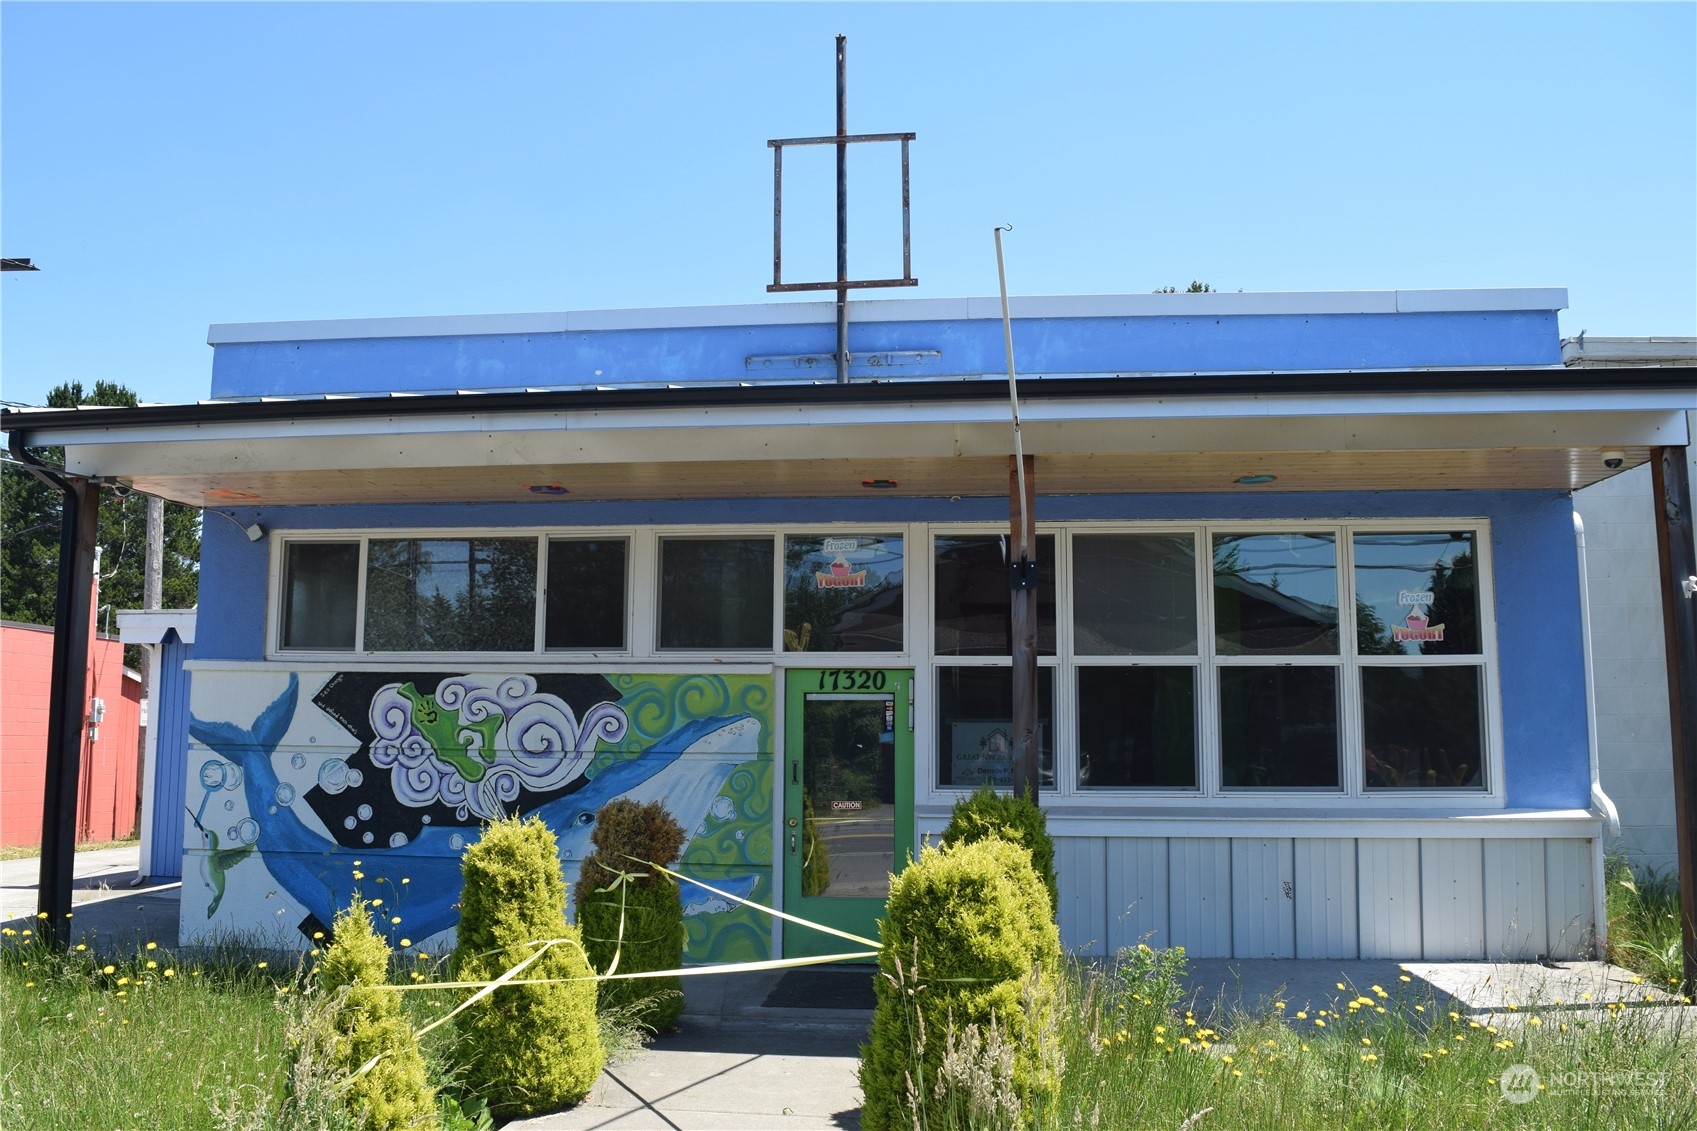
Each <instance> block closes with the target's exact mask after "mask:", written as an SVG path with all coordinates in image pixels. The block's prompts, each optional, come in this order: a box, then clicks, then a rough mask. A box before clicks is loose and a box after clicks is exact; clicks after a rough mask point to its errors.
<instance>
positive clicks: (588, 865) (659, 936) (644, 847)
mask: <svg viewBox="0 0 1697 1131" xmlns="http://www.w3.org/2000/svg"><path fill="white" fill-rule="evenodd" d="M590 840H591V841H592V842H593V843H594V845H595V851H594V852H592V853H590V854H589V855H588V856H587V857H585V858H584V861H583V871H582V872H581V873H579V875H578V888H577V924H578V929H579V930H581V931H582V932H583V946H584V950H585V951H587V952H588V954H589V961H590V964H591V965H593V966H594V967H595V969H597V970H599V971H600V972H601V973H603V974H605V973H607V972H608V970H609V969H610V968H611V967H612V965H613V960H614V956H615V955H617V956H618V971H617V972H618V973H621V974H633V973H639V972H641V971H645V970H676V969H677V968H678V967H679V966H680V965H682V964H683V957H684V909H683V899H682V897H681V896H680V895H679V893H678V883H677V881H676V880H674V879H672V878H671V877H670V876H667V875H663V874H662V873H660V872H656V871H654V870H653V869H651V868H644V867H643V866H642V864H640V863H638V861H648V862H649V863H653V864H661V865H667V866H669V865H671V863H672V862H673V861H675V860H676V859H677V858H678V854H679V853H680V852H682V851H683V843H684V831H683V827H682V826H681V825H679V824H678V823H677V821H676V820H674V819H673V818H672V815H671V813H669V812H667V811H666V807H665V806H664V805H662V804H661V803H660V802H658V801H651V802H649V803H648V804H646V805H641V804H638V803H637V802H635V801H629V800H626V799H624V798H616V799H615V800H612V801H609V802H607V804H605V805H603V806H602V807H601V811H600V812H599V813H597V814H596V815H595V831H594V832H593V833H591V834H590ZM621 932H622V936H623V937H622V938H621ZM600 1002H601V1010H602V1011H603V1012H607V1011H612V1010H616V1011H619V1012H621V1013H623V1014H625V1015H626V1016H627V1017H628V1018H629V1019H630V1020H631V1021H634V1022H635V1023H636V1024H639V1025H642V1026H644V1027H646V1028H648V1029H651V1030H653V1031H655V1032H659V1031H661V1030H663V1029H670V1028H671V1027H672V1026H673V1025H675V1024H676V1023H677V1020H678V1016H679V1015H680V1014H682V1013H683V1007H684V998H683V979H681V978H679V977H678V976H677V975H671V976H669V977H664V978H630V979H626V978H619V979H615V980H613V981H608V982H602V983H601V984H600Z"/></svg>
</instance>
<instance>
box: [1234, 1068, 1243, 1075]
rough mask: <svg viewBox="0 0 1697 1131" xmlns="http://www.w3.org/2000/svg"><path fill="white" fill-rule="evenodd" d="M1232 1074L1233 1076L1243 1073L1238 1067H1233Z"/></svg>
mask: <svg viewBox="0 0 1697 1131" xmlns="http://www.w3.org/2000/svg"><path fill="white" fill-rule="evenodd" d="M1232 1075H1233V1076H1242V1075H1243V1073H1242V1072H1241V1071H1239V1070H1238V1069H1236V1068H1234V1069H1232Z"/></svg>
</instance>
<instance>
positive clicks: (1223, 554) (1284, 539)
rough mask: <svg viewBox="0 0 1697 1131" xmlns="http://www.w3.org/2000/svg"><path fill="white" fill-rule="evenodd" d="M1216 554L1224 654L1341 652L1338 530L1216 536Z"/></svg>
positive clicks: (1217, 632)
mask: <svg viewBox="0 0 1697 1131" xmlns="http://www.w3.org/2000/svg"><path fill="white" fill-rule="evenodd" d="M1213 552H1214V640H1215V647H1216V648H1217V649H1218V651H1219V654H1220V655H1222V656H1274V655H1283V656H1335V655H1337V652H1338V561H1337V539H1336V537H1335V536H1334V535H1333V534H1331V533H1330V532H1325V533H1319V532H1314V531H1302V532H1298V533H1290V534H1277V533H1275V534H1217V535H1215V536H1214V549H1213Z"/></svg>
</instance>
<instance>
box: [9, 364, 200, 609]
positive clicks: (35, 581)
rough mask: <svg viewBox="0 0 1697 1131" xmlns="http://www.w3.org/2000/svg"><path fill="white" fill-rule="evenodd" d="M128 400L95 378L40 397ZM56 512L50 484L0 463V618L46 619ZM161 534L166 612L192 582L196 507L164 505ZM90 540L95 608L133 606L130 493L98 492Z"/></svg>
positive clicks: (134, 532) (143, 543)
mask: <svg viewBox="0 0 1697 1131" xmlns="http://www.w3.org/2000/svg"><path fill="white" fill-rule="evenodd" d="M135 403H136V395H135V393H133V392H131V391H130V390H129V389H126V388H124V387H123V386H122V385H117V384H113V383H112V382H110V381H97V382H95V385H94V388H93V389H91V390H87V391H86V392H85V391H84V389H83V387H82V384H81V383H80V382H75V381H73V382H71V383H69V384H66V385H60V386H59V387H57V388H56V389H54V390H53V391H52V392H50V393H48V394H47V405H48V407H49V408H75V407H76V406H78V405H84V404H86V405H103V406H108V407H118V406H133V405H134V404H135ZM32 454H33V455H34V456H35V458H37V459H39V460H41V462H43V463H45V464H47V465H48V466H49V467H52V468H61V467H63V466H64V463H65V452H64V449H63V448H35V449H32ZM63 513H64V496H63V495H62V494H61V493H60V492H59V491H58V490H57V489H56V488H54V487H50V486H49V485H47V484H46V483H43V482H42V481H41V480H39V479H37V478H36V477H35V476H33V475H31V474H30V473H29V472H27V471H25V470H23V469H22V468H19V467H15V466H13V465H11V464H7V465H5V466H4V468H0V534H3V543H0V617H3V618H4V619H6V620H13V621H22V622H24V623H26V624H52V623H53V613H54V604H55V600H56V597H57V593H58V585H59V527H60V522H61V521H62V518H61V516H62V515H63ZM164 533H165V538H164V541H165V553H164V561H163V563H162V565H163V585H162V598H161V603H162V604H163V605H164V607H165V608H167V609H186V608H191V607H193V605H194V604H195V600H196V595H197V593H198V591H199V586H200V512H199V511H198V510H197V509H196V508H194V507H190V506H184V505H183V504H181V503H170V502H168V503H166V504H165V532H164ZM98 539H99V544H100V548H101V552H100V604H101V606H102V608H104V607H105V606H108V605H110V606H111V607H112V609H114V610H116V609H139V608H141V603H142V574H143V569H144V565H145V561H144V559H145V555H146V553H147V500H146V499H145V498H144V497H143V496H141V495H134V494H132V495H127V496H124V497H122V498H120V497H119V496H118V495H117V494H116V493H115V492H113V491H112V490H111V489H110V488H107V489H105V490H102V492H101V495H100V529H99V534H98ZM99 625H100V628H101V631H105V630H106V629H107V626H108V622H107V618H106V614H104V613H103V614H102V615H101V616H100V618H99ZM113 627H114V629H115V627H116V624H115V622H113Z"/></svg>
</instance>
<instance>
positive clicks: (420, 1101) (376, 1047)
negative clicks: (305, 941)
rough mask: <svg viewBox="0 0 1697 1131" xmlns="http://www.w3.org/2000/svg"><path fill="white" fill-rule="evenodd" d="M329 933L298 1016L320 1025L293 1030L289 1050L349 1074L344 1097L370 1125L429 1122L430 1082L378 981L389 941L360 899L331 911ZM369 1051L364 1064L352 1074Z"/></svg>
mask: <svg viewBox="0 0 1697 1131" xmlns="http://www.w3.org/2000/svg"><path fill="white" fill-rule="evenodd" d="M332 934H333V936H334V938H333V941H332V942H331V943H330V946H329V948H328V949H327V950H326V951H325V952H324V957H323V959H322V960H321V961H320V962H319V963H318V968H317V970H316V971H315V972H314V974H313V987H314V991H315V993H316V994H319V995H322V998H321V1000H320V1002H318V1003H315V1005H314V1006H312V1007H311V1008H310V1009H309V1011H308V1013H307V1015H306V1018H305V1019H304V1020H305V1021H306V1022H307V1023H310V1024H312V1025H314V1026H315V1027H322V1028H323V1029H325V1030H328V1031H325V1032H320V1031H316V1029H315V1031H313V1032H305V1031H303V1032H301V1033H299V1034H297V1040H296V1044H295V1050H294V1054H293V1055H295V1056H296V1057H299V1056H301V1055H303V1054H305V1053H306V1052H307V1051H308V1050H309V1049H311V1050H315V1051H313V1052H312V1055H313V1056H315V1057H320V1058H322V1059H323V1060H325V1061H327V1062H328V1063H327V1067H328V1068H329V1069H330V1070H331V1071H332V1072H333V1073H335V1074H336V1075H338V1076H341V1077H344V1078H349V1079H347V1084H346V1089H347V1090H346V1095H345V1100H346V1103H347V1105H348V1106H349V1107H350V1108H351V1109H352V1110H353V1111H354V1112H355V1114H356V1115H357V1116H358V1118H359V1119H360V1121H361V1124H362V1125H363V1126H364V1127H367V1128H370V1129H371V1131H398V1129H401V1128H414V1127H434V1126H435V1124H436V1089H435V1088H433V1087H431V1085H430V1080H429V1076H428V1073H427V1072H426V1070H425V1065H424V1056H423V1055H422V1054H421V1053H420V1052H419V1049H418V1038H417V1036H416V1035H415V1034H414V1033H413V1031H412V1026H411V1025H410V1024H408V1022H407V1019H406V1016H405V1014H404V1013H403V1011H402V1009H401V999H400V995H399V994H398V993H396V992H395V991H394V990H386V989H381V988H379V987H381V986H384V985H386V984H387V983H388V981H389V944H388V943H386V942H384V941H383V939H382V938H381V937H380V936H379V935H378V934H377V932H376V930H375V929H373V927H372V925H371V913H370V911H369V910H368V909H367V907H366V905H365V901H364V900H361V899H355V900H354V902H353V904H352V905H351V906H349V907H348V908H347V909H346V910H344V911H341V912H339V913H338V914H337V915H336V922H335V926H334V927H333V929H332ZM373 1057H376V1058H378V1059H377V1062H376V1064H374V1065H373V1066H372V1067H371V1069H370V1070H369V1071H366V1072H362V1073H360V1074H359V1075H358V1076H355V1075H353V1074H354V1073H355V1072H358V1071H359V1069H360V1068H361V1067H362V1066H363V1065H365V1064H366V1063H367V1062H368V1061H370V1060H371V1059H372V1058H373ZM297 1075H298V1074H297V1073H291V1080H293V1079H294V1078H295V1077H296V1076H297ZM297 1106H298V1105H297Z"/></svg>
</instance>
